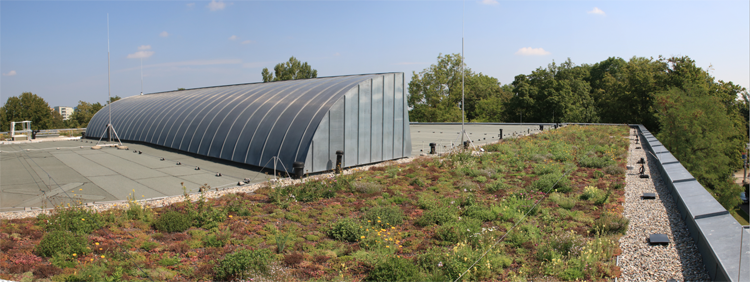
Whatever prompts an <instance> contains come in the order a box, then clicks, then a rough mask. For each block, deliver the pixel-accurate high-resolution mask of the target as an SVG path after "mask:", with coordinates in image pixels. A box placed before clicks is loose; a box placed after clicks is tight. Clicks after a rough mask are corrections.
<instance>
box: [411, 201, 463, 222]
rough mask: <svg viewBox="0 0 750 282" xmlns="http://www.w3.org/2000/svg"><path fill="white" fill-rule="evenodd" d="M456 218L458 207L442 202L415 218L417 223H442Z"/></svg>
mask: <svg viewBox="0 0 750 282" xmlns="http://www.w3.org/2000/svg"><path fill="white" fill-rule="evenodd" d="M456 219H458V208H457V207H456V206H453V205H450V204H446V203H444V204H443V205H441V206H440V207H437V208H433V209H431V210H427V211H425V212H424V213H423V214H422V216H421V217H420V218H419V219H417V225H420V226H428V225H433V224H437V225H443V224H445V223H448V222H453V221H456Z"/></svg>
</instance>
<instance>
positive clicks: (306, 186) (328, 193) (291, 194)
mask: <svg viewBox="0 0 750 282" xmlns="http://www.w3.org/2000/svg"><path fill="white" fill-rule="evenodd" d="M358 183H362V182H357V183H354V184H353V185H354V186H355V187H356V185H357V184H358ZM335 188H340V185H331V183H329V182H326V181H308V182H305V183H302V184H298V185H289V186H284V187H277V188H275V189H273V191H272V192H271V193H270V194H269V195H268V197H269V199H270V200H271V201H272V202H274V203H276V204H283V203H288V202H294V201H300V202H305V203H307V202H313V201H317V200H319V199H329V198H332V197H333V196H335V195H336V189H335Z"/></svg>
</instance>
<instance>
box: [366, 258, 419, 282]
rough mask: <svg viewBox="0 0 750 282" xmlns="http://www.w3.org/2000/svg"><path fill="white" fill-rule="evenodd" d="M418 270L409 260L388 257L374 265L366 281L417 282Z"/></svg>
mask: <svg viewBox="0 0 750 282" xmlns="http://www.w3.org/2000/svg"><path fill="white" fill-rule="evenodd" d="M420 278H421V277H419V268H418V267H417V266H416V265H415V264H414V263H413V262H411V261H410V260H408V259H405V258H398V257H389V258H387V259H386V260H385V261H383V262H381V263H379V264H377V265H375V267H374V268H373V269H372V270H371V271H370V273H369V274H368V275H367V278H366V279H365V280H366V281H418V280H420Z"/></svg>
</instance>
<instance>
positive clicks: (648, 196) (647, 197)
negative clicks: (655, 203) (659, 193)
mask: <svg viewBox="0 0 750 282" xmlns="http://www.w3.org/2000/svg"><path fill="white" fill-rule="evenodd" d="M653 199H656V193H643V196H641V200H653Z"/></svg>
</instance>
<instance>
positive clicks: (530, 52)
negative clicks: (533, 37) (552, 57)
mask: <svg viewBox="0 0 750 282" xmlns="http://www.w3.org/2000/svg"><path fill="white" fill-rule="evenodd" d="M549 54H550V52H547V51H545V50H544V49H542V48H531V47H523V48H521V49H518V51H517V52H516V55H523V56H544V55H549Z"/></svg>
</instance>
